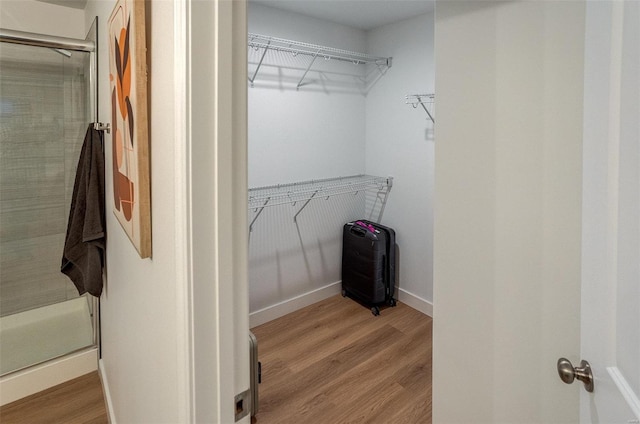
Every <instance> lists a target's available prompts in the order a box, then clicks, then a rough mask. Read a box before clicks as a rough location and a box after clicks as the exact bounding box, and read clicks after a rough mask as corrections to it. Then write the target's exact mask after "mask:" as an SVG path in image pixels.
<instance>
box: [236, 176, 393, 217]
mask: <svg viewBox="0 0 640 424" xmlns="http://www.w3.org/2000/svg"><path fill="white" fill-rule="evenodd" d="M391 181H392V179H391V178H390V177H389V178H388V177H376V176H372V175H353V176H349V177H340V178H328V179H324V180H311V181H303V182H297V183H291V184H279V185H273V186H267V187H257V188H251V189H249V209H250V210H257V209H260V208H263V207H270V206H278V205H285V204H291V205H295V204H296V203H299V202H305V201H308V200H311V199H313V198H317V199H321V198H328V197H332V196H337V195H341V194H349V193H357V192H360V191H365V190H377V191H382V190H386V189H387V188H389V187H390V186H391Z"/></svg>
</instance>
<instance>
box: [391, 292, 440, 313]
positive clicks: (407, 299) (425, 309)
mask: <svg viewBox="0 0 640 424" xmlns="http://www.w3.org/2000/svg"><path fill="white" fill-rule="evenodd" d="M397 290H398V301H400V302H402V303H404V304H405V305H407V306H411V307H412V308H413V309H415V310H417V311H420V312H422V313H423V314H425V315H428V316H430V317H433V303H432V302H429V301H428V300H426V299H423V298H421V297H419V296H416V295H415V294H413V293H411V292H408V291H406V290H404V289H402V288H400V287H398V288H397Z"/></svg>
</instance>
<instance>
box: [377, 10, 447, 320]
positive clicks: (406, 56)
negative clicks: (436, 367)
mask: <svg viewBox="0 0 640 424" xmlns="http://www.w3.org/2000/svg"><path fill="white" fill-rule="evenodd" d="M433 25H434V15H433V14H432V13H429V14H425V15H420V16H417V17H414V18H411V19H408V20H404V21H401V22H397V23H393V24H390V25H385V26H383V27H380V28H377V29H373V30H371V31H369V32H368V33H367V45H368V50H369V53H371V54H374V55H385V56H392V57H393V66H392V67H391V69H389V71H388V72H387V74H386V75H385V76H384V77H383V78H381V79H380V80H379V81H378V83H377V84H376V85H375V86H374V87H373V89H372V90H371V91H370V92H369V94H368V96H367V100H366V139H367V141H366V172H367V173H368V174H372V175H384V176H387V175H390V176H393V188H392V190H391V193H390V195H389V200H388V202H387V207H386V209H385V212H384V216H383V219H382V224H384V225H387V226H389V227H392V228H395V230H396V241H397V244H398V254H399V268H398V269H399V275H398V286H399V288H400V297H401V299H402V296H403V294H404V293H403V291H406V292H409V293H411V294H413V295H414V296H415V297H417V298H419V299H420V300H422V301H423V302H420V303H422V304H423V306H426V305H428V306H427V307H428V309H430V307H431V305H432V302H433V186H434V160H433V159H434V132H433V129H434V124H433V123H432V122H431V120H430V119H429V118H428V116H427V114H426V112H425V111H424V110H423V109H422V108H421V107H418V108H417V109H413V108H412V107H411V106H410V105H407V104H405V96H406V95H407V94H424V93H433V89H434V84H435V76H434V70H435V65H434V55H433V43H434V40H433ZM436 105H437V98H436ZM423 310H424V309H423ZM427 312H429V311H427Z"/></svg>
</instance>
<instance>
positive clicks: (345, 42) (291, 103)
mask: <svg viewBox="0 0 640 424" xmlns="http://www.w3.org/2000/svg"><path fill="white" fill-rule="evenodd" d="M248 19H249V32H253V33H258V34H263V35H270V36H274V37H279V38H285V39H289V40H296V41H304V42H308V43H313V44H322V45H326V46H335V47H340V48H343V49H347V50H354V51H363V50H364V49H365V33H364V32H363V31H360V30H357V29H353V28H349V27H346V26H344V25H339V24H335V23H331V22H328V21H322V20H319V19H314V18H310V17H306V16H303V15H300V14H297V13H292V12H285V11H281V10H278V9H274V8H270V7H266V6H262V5H260V4H255V3H250V4H249V15H248ZM269 57H271V54H269ZM269 57H267V58H266V60H265V62H264V65H263V67H262V68H261V70H260V73H259V74H258V77H257V78H256V80H255V86H254V87H250V88H249V187H259V186H265V185H273V184H282V183H288V182H296V181H305V180H310V179H320V178H331V177H339V176H347V175H354V174H359V173H363V172H364V156H363V154H362V153H363V152H364V150H365V137H364V113H365V110H364V104H365V99H364V97H363V96H362V95H359V94H357V93H354V92H343V90H337V89H335V88H333V87H331V88H328V89H326V90H325V89H323V85H322V84H318V83H315V84H309V85H306V86H304V87H302V88H301V89H300V90H296V89H295V86H296V83H295V82H292V83H279V84H277V85H275V86H274V85H266V84H265V82H264V81H265V78H266V75H269V73H270V72H273V69H272V67H269V66H267V63H268V62H269ZM250 58H251V57H250ZM299 59H301V61H300V62H296V61H294V58H293V56H292V55H289V54H287V55H284V54H283V55H278V60H277V61H276V62H273V61H272V62H271V63H276V64H278V65H283V64H285V65H286V66H293V67H301V66H306V63H305V62H304V60H303V59H302V57H300V58H299ZM317 62H318V64H319V65H324V64H323V62H324V60H323V59H318V60H317ZM332 64H333V63H332ZM336 65H340V64H336ZM349 65H350V64H349ZM250 69H253V66H250ZM303 71H304V69H303V70H302V71H295V72H292V73H294V74H295V75H301V74H302V73H303ZM277 72H279V73H287V72H288V69H280V70H278V71H277ZM250 75H251V73H250ZM309 78H312V79H314V78H317V75H316V74H314V73H310V74H309Z"/></svg>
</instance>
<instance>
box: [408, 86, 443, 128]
mask: <svg viewBox="0 0 640 424" xmlns="http://www.w3.org/2000/svg"><path fill="white" fill-rule="evenodd" d="M405 99H406V102H405V103H406V104H408V105H411V106H413V108H414V109H415V108H417V107H418V106H422V108H423V109H424V111H425V112H427V115H428V116H429V119H431V122H433V123H434V124H435V122H436V121H435V119H434V117H433V112H432V111H430V110H429V108H433V104H434V103H435V99H436V95H435V94H434V93H429V94H407V95H406V96H405ZM427 106H428V107H427Z"/></svg>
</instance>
